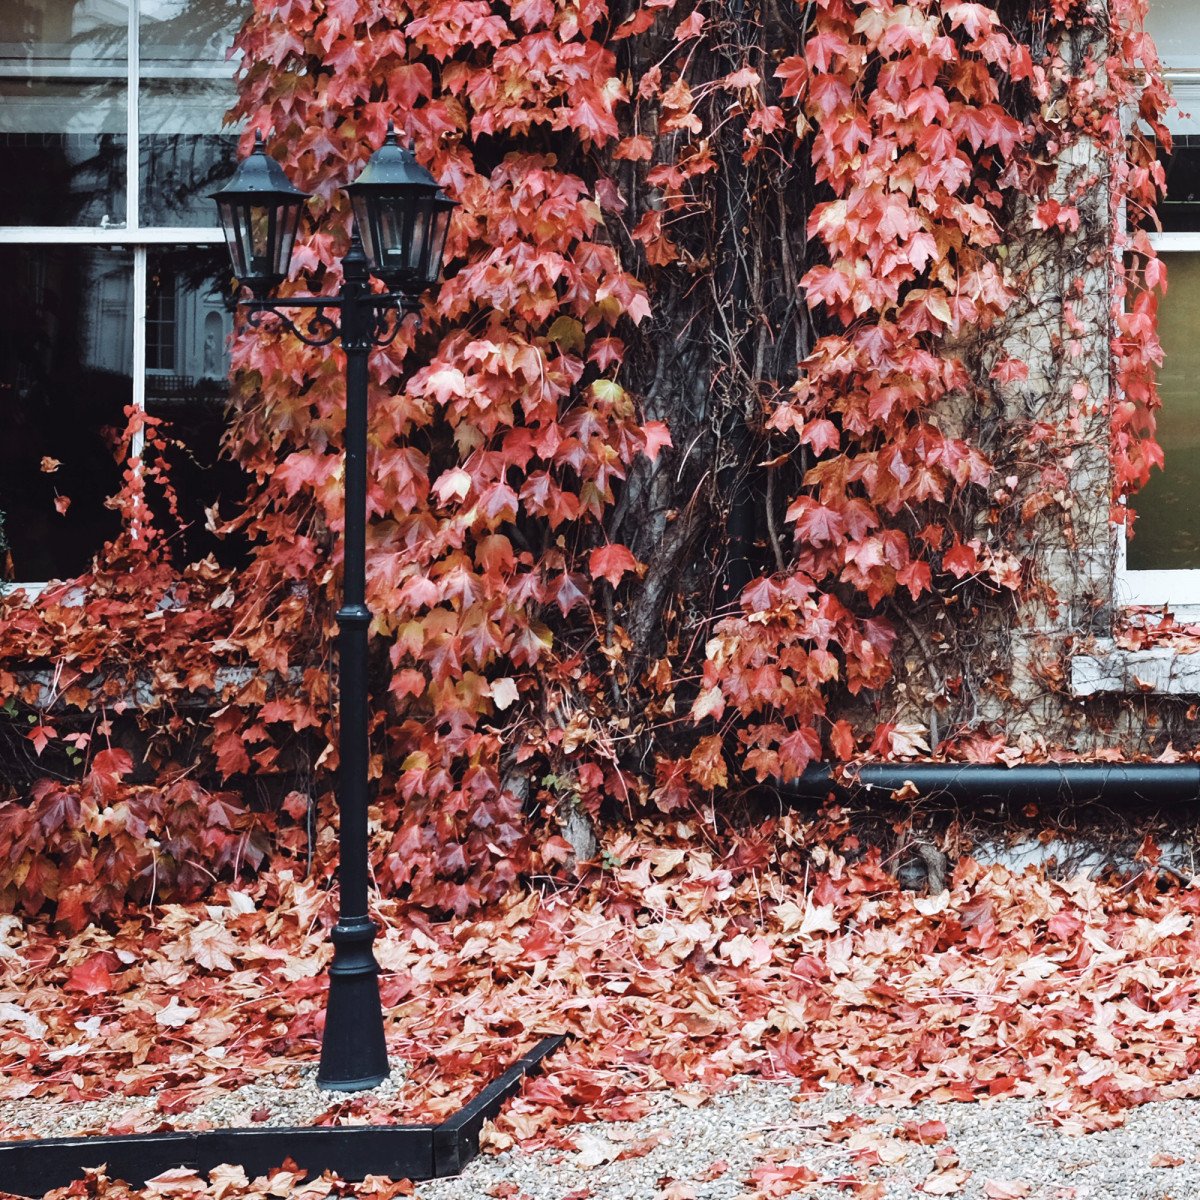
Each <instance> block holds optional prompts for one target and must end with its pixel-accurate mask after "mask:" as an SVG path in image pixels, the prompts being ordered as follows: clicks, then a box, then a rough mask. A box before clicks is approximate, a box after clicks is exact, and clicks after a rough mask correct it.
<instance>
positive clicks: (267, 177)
mask: <svg viewBox="0 0 1200 1200" xmlns="http://www.w3.org/2000/svg"><path fill="white" fill-rule="evenodd" d="M346 191H347V192H349V193H350V197H351V204H352V206H353V209H354V217H355V223H356V232H355V233H354V235H353V236H352V238H351V241H350V250H349V252H348V253H347V254H346V257H345V258H344V259H343V260H342V286H341V289H340V290H339V292H338V294H337V295H336V296H287V297H285V298H284V299H282V300H272V299H271V298H270V294H271V292H272V291H273V290H274V288H275V287H276V286H278V284H279V283H281V282H282V281H283V280H284V279H286V278H287V274H288V268H289V265H290V263H291V255H292V247H293V245H294V243H295V240H296V230H297V228H298V227H299V221H300V212H301V209H302V208H303V206H304V202H305V201H306V200H307V199H308V196H307V195H306V194H305V193H304V192H301V191H299V190H298V189H297V188H295V187H294V186H293V185H292V183H291V181H290V180H289V179H288V177H287V176H286V175H285V174H284V172H283V168H282V167H280V165H279V164H278V163H277V162H276V161H275V160H274V159H273V158H271V157H270V156H269V155H268V154H267V152H266V148H265V146H264V145H263V138H262V134H261V133H257V134H256V135H255V139H254V150H253V152H252V153H251V154H250V155H249V156H248V157H246V158H245V159H244V160H243V161H242V162H241V163H240V164H239V166H238V169H237V171H236V172H235V173H234V176H233V178H232V179H231V180H230V181H229V183H227V184H226V185H225V186H224V187H223V188H221V190H220V191H218V192H215V193H213V197H212V198H213V199H214V200H215V201H216V202H217V209H218V212H219V214H220V221H221V228H222V229H223V231H224V233H225V240H226V242H227V243H228V246H229V257H230V260H231V262H232V264H233V273H234V275H235V276H236V278H237V279H238V281H239V282H240V283H241V284H242V285H243V286H244V287H246V288H248V289H249V290H250V292H251V295H252V297H253V298H252V299H249V300H241V301H239V304H240V306H241V307H242V308H243V309H244V310H245V311H246V312H247V313H248V315H249V320H250V324H251V325H252V326H254V327H256V328H257V327H258V326H260V325H261V324H262V323H263V318H264V317H265V316H266V315H267V314H271V315H272V316H274V317H276V318H278V319H279V320H280V321H282V322H283V324H284V325H285V326H286V327H287V329H289V330H290V331H291V332H292V333H293V334H295V335H296V337H298V338H299V339H300V340H301V341H302V342H304V343H305V344H306V345H309V346H328V345H331V344H332V343H333V342H334V341H336V340H337V339H338V338H340V339H341V342H342V347H343V349H344V350H345V352H346V435H345V454H346V492H345V533H344V543H345V553H344V556H343V580H342V607H341V608H340V609H339V610H338V614H337V622H338V662H339V667H340V671H339V674H340V688H339V701H338V725H339V729H338V750H339V755H340V758H341V773H340V777H339V780H338V809H339V812H340V814H341V823H340V830H339V835H338V852H339V868H338V876H339V881H340V885H341V886H340V896H339V905H338V922H337V924H336V925H335V926H334V928H333V931H332V933H331V935H330V936H331V940H332V941H333V963H332V964H331V966H330V968H329V1000H328V1003H327V1005H326V1009H325V1035H324V1038H323V1040H322V1043H321V1066H320V1068H319V1070H318V1072H317V1083H318V1085H319V1086H320V1087H323V1088H329V1089H333V1090H336V1091H344V1092H354V1091H361V1090H363V1089H365V1088H371V1087H374V1086H375V1085H376V1084H378V1083H381V1082H382V1081H383V1080H384V1079H385V1078H386V1077H387V1074H388V1062H387V1046H386V1043H385V1041H384V1036H383V1008H382V1006H381V1004H380V1000H379V965H378V963H377V962H376V961H375V954H374V951H373V950H372V948H371V944H372V942H373V941H374V940H375V934H376V932H377V930H376V926H375V923H374V922H373V921H372V920H371V918H370V917H369V916H368V915H367V790H368V789H367V765H368V745H367V630H368V627H369V626H370V623H371V614H370V611H369V610H368V609H367V606H366V532H367V529H366V525H367V355H368V353H369V352H370V350H371V348H372V347H373V346H386V345H388V344H389V343H390V342H392V341H393V340H394V339H395V337H396V335H397V333H399V331H400V324H401V322H402V320H403V318H404V314H405V313H407V312H413V311H415V310H416V309H417V307H418V304H419V298H420V295H421V293H422V292H423V291H424V290H425V289H426V288H428V287H430V286H432V285H433V284H434V283H436V282H437V278H438V274H439V273H440V271H441V267H442V254H443V252H444V249H445V245H446V232H447V229H448V228H449V224H450V212H451V210H452V209H453V208H454V206H455V202H454V201H453V200H451V199H449V197H447V196H445V195H443V194H442V192H441V190H440V189H439V188H438V185H437V181H436V180H435V179H434V178H433V176H432V175H430V173H429V172H428V171H426V170H425V168H424V167H422V166H421V165H420V164H419V163H418V162H417V161H416V159H415V158H414V157H413V154H412V151H410V150H408V149H406V148H404V147H403V146H401V145H400V143H399V141H398V139H397V137H396V133H395V130H394V129H393V127H392V126H391V125H390V124H389V126H388V134H387V139H386V140H385V142H384V144H383V145H382V146H381V147H380V148H379V149H378V150H376V151H375V153H374V154H373V155H372V156H371V158H370V161H369V162H368V163H367V165H366V167H365V168H364V170H363V172H362V174H361V175H360V176H359V178H358V179H357V180H356V181H355V182H354V183H352V184H350V185H349V186H348V187H347V188H346ZM364 250H365V253H364ZM371 275H374V276H376V277H377V278H378V279H380V280H381V281H382V282H383V283H384V285H385V286H386V287H387V288H388V291H387V292H386V293H378V292H373V291H372V290H371V284H370V276H371ZM286 308H300V309H307V310H311V314H312V315H311V316H309V317H308V319H307V320H302V321H301V323H300V324H299V325H298V324H296V323H295V322H293V321H292V320H291V319H290V318H289V317H288V316H286V315H285V314H284V313H283V312H282V311H281V310H282V309H286ZM331 313H332V314H334V315H330V314H331Z"/></svg>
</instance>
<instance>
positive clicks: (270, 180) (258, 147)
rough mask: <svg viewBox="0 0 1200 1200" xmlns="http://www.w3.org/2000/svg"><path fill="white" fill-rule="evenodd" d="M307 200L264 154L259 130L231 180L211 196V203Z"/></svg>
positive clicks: (274, 162) (264, 147)
mask: <svg viewBox="0 0 1200 1200" xmlns="http://www.w3.org/2000/svg"><path fill="white" fill-rule="evenodd" d="M308 198H309V193H308V192H302V191H301V190H300V189H299V188H298V187H296V186H295V184H293V183H292V181H291V180H290V179H289V178H288V177H287V174H286V173H285V172H284V169H283V168H282V167H281V166H280V165H279V164H278V163H277V162H276V161H275V160H274V159H273V158H272V157H271V156H270V155H269V154H268V153H267V148H266V145H265V143H264V142H263V135H262V130H261V129H256V130H255V131H254V149H253V151H251V153H250V154H248V155H247V156H246V157H245V158H243V159H242V161H241V162H240V163H238V168H237V170H236V171H234V173H233V178H232V179H231V180H230V181H229V182H228V183H227V184H226V185H225V186H224V187H223V188H220V189H218V190H217V191H215V192H213V193H211V199H213V200H217V201H220V200H250V201H258V202H259V203H268V202H270V201H272V200H274V201H278V202H285V201H301V200H307V199H308Z"/></svg>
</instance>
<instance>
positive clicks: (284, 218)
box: [275, 204, 300, 279]
mask: <svg viewBox="0 0 1200 1200" xmlns="http://www.w3.org/2000/svg"><path fill="white" fill-rule="evenodd" d="M275 224H276V228H277V229H278V234H277V237H278V241H277V243H276V251H275V274H276V275H278V276H279V277H280V278H281V279H286V278H287V277H288V274H289V273H290V272H291V269H292V247H293V246H294V245H295V244H296V230H297V229H298V228H299V225H300V205H299V204H281V205H279V207H278V209H277V210H276V214H275Z"/></svg>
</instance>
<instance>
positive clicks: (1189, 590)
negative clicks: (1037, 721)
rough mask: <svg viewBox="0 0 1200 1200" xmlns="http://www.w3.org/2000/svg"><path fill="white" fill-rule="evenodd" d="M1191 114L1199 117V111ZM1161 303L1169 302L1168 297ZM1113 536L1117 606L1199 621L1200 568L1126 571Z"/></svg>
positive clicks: (1195, 74)
mask: <svg viewBox="0 0 1200 1200" xmlns="http://www.w3.org/2000/svg"><path fill="white" fill-rule="evenodd" d="M1197 39H1198V41H1200V26H1198V28H1197ZM1198 48H1200V47H1198ZM1176 61H1179V60H1178V59H1177V60H1176ZM1163 76H1164V78H1165V79H1166V80H1167V82H1168V84H1170V83H1173V82H1174V83H1189V84H1192V85H1193V86H1194V85H1195V84H1196V83H1197V82H1200V67H1198V66H1196V65H1192V63H1191V62H1190V60H1189V62H1188V65H1180V66H1176V67H1169V66H1165V65H1164V68H1163ZM1195 115H1197V116H1200V110H1198V111H1197V113H1196V114H1195ZM1150 244H1151V246H1152V247H1153V248H1154V250H1155V251H1156V252H1157V253H1164V254H1200V231H1196V232H1191V231H1188V232H1179V233H1155V234H1151V235H1150ZM1118 265H1119V264H1118ZM1165 302H1166V303H1169V302H1170V300H1169V297H1168V299H1167V300H1166V301H1165ZM1114 536H1115V538H1116V556H1117V569H1116V578H1115V581H1114V582H1115V597H1114V599H1115V602H1116V605H1117V607H1118V608H1133V607H1139V606H1144V607H1152V608H1163V607H1165V608H1167V609H1169V610H1170V611H1171V612H1172V613H1173V614H1174V615H1175V617H1176V619H1177V620H1180V621H1200V568H1187V569H1177V570H1164V571H1153V570H1140V571H1133V570H1130V569H1129V559H1128V544H1127V534H1126V527H1125V526H1124V525H1123V524H1122V525H1118V526H1117V527H1116V530H1115V533H1114Z"/></svg>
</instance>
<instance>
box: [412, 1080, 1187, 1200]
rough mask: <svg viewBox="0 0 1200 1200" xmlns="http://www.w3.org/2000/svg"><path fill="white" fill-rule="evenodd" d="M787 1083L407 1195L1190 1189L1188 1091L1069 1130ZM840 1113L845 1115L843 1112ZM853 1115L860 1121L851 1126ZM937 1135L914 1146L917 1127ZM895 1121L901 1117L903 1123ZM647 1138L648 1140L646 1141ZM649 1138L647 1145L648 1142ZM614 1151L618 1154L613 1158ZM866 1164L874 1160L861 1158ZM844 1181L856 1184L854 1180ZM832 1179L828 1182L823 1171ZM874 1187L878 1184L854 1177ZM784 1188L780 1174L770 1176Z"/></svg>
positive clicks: (973, 1199) (1049, 1198)
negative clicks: (868, 1101) (1082, 1130)
mask: <svg viewBox="0 0 1200 1200" xmlns="http://www.w3.org/2000/svg"><path fill="white" fill-rule="evenodd" d="M795 1095H796V1088H795V1086H794V1085H789V1084H786V1083H784V1084H778V1083H763V1082H759V1081H749V1080H744V1081H742V1082H741V1083H739V1085H738V1086H737V1088H736V1090H734V1091H733V1092H730V1093H728V1094H726V1095H723V1096H719V1097H717V1098H715V1099H714V1100H712V1101H711V1102H709V1103H707V1104H705V1105H702V1106H701V1107H696V1108H693V1107H689V1106H687V1105H685V1104H681V1103H679V1102H678V1101H677V1100H675V1099H673V1098H671V1097H670V1096H666V1095H664V1096H663V1097H661V1098H658V1099H656V1101H655V1106H654V1109H653V1111H652V1112H651V1114H650V1115H649V1116H647V1117H645V1118H643V1119H642V1120H640V1121H637V1122H631V1123H623V1124H595V1125H585V1126H578V1127H574V1128H572V1129H571V1130H568V1131H566V1133H567V1134H568V1135H569V1137H570V1140H571V1141H573V1142H574V1143H575V1145H576V1147H577V1148H576V1149H575V1150H574V1151H571V1150H563V1149H555V1150H541V1151H537V1152H534V1153H523V1152H522V1151H520V1150H519V1149H516V1150H509V1151H506V1152H505V1153H503V1154H500V1155H498V1156H486V1155H485V1156H481V1157H480V1158H478V1159H476V1160H475V1161H474V1162H472V1163H471V1164H470V1166H469V1167H468V1168H467V1170H466V1172H465V1173H464V1174H463V1175H462V1176H460V1177H459V1178H457V1179H449V1180H438V1181H434V1182H430V1183H424V1184H420V1185H418V1186H417V1189H416V1196H417V1197H418V1200H477V1198H478V1200H483V1198H485V1197H493V1196H495V1197H509V1198H511V1200H658V1198H660V1197H661V1198H662V1200H737V1198H744V1197H749V1196H754V1197H758V1196H785V1195H802V1196H803V1197H805V1200H833V1198H834V1197H841V1198H842V1200H845V1198H846V1197H848V1196H854V1195H860V1196H867V1197H872V1198H874V1197H878V1200H909V1198H911V1200H926V1198H927V1197H928V1196H931V1195H934V1196H938V1195H949V1196H955V1197H960V1198H961V1200H1021V1198H1023V1197H1028V1198H1029V1200H1189V1198H1194V1197H1198V1196H1200V1101H1163V1102H1160V1103H1156V1104H1149V1105H1145V1106H1143V1107H1142V1108H1138V1109H1135V1110H1133V1111H1132V1112H1130V1113H1129V1115H1128V1118H1127V1120H1126V1123H1125V1125H1124V1126H1123V1127H1121V1128H1119V1129H1115V1130H1110V1131H1106V1132H1102V1133H1093V1134H1087V1135H1085V1136H1072V1135H1071V1134H1069V1133H1066V1132H1064V1131H1063V1130H1062V1129H1061V1128H1058V1127H1056V1126H1054V1125H1051V1124H1050V1123H1049V1121H1048V1120H1047V1119H1046V1117H1045V1116H1044V1114H1043V1110H1042V1107H1041V1105H1040V1104H1039V1103H1037V1102H1035V1101H1029V1100H996V1101H991V1102H987V1103H977V1104H932V1103H926V1104H921V1105H919V1106H917V1107H915V1108H908V1109H897V1108H886V1109H884V1108H864V1107H857V1108H856V1107H855V1105H854V1104H853V1102H852V1101H851V1099H850V1096H849V1093H848V1092H847V1091H845V1090H843V1089H836V1090H835V1091H833V1092H830V1093H829V1094H828V1095H826V1096H823V1097H819V1098H817V1099H815V1100H809V1099H794V1097H795ZM847 1118H848V1119H849V1121H848V1123H847ZM855 1118H857V1119H858V1120H861V1121H862V1122H863V1123H862V1124H861V1125H858V1124H857V1123H856V1120H855ZM939 1120H940V1121H941V1122H943V1123H944V1125H945V1127H946V1134H945V1136H944V1137H940V1138H939V1140H937V1141H936V1142H933V1143H932V1144H928V1145H923V1144H921V1142H920V1140H919V1139H920V1138H921V1137H922V1136H928V1137H934V1136H938V1135H939V1134H940V1132H941V1131H940V1129H937V1128H929V1127H926V1128H925V1129H924V1130H922V1129H921V1126H922V1124H923V1123H924V1122H926V1121H939ZM906 1127H908V1128H907V1129H906ZM655 1143H657V1144H655ZM648 1145H649V1146H651V1147H652V1148H650V1149H649V1151H648V1152H647V1146H648ZM622 1153H624V1154H626V1155H632V1156H630V1157H624V1158H622V1157H618V1156H620V1155H621V1154H622ZM872 1162H874V1163H876V1165H870V1164H871V1163H872ZM775 1165H778V1166H779V1167H782V1168H784V1169H785V1170H784V1171H782V1172H780V1175H781V1176H783V1178H785V1179H786V1177H787V1172H786V1168H787V1167H789V1166H791V1167H795V1166H797V1165H803V1166H807V1167H808V1168H810V1169H811V1171H812V1172H813V1174H814V1175H815V1176H816V1177H817V1179H816V1180H815V1181H814V1182H813V1183H811V1184H809V1185H808V1186H807V1187H799V1179H802V1178H804V1172H799V1173H793V1174H794V1177H795V1176H797V1175H798V1178H797V1179H796V1182H795V1184H794V1185H793V1186H796V1187H798V1190H797V1191H795V1192H793V1191H791V1190H786V1191H785V1190H779V1191H772V1190H770V1176H769V1175H768V1176H767V1177H765V1178H764V1179H763V1180H762V1181H761V1182H759V1183H757V1184H756V1183H755V1182H754V1181H752V1179H751V1173H752V1171H754V1170H755V1169H756V1168H763V1167H767V1168H770V1167H771V1166H775ZM851 1180H854V1181H856V1182H855V1183H854V1184H852V1183H851ZM834 1181H837V1182H834ZM872 1183H874V1184H877V1185H879V1186H878V1187H874V1188H872V1187H869V1186H863V1185H870V1184H872ZM779 1186H780V1188H781V1189H782V1187H783V1184H782V1183H781V1184H780V1185H779ZM756 1188H758V1189H761V1190H756Z"/></svg>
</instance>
